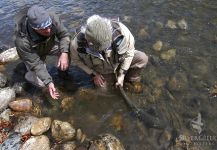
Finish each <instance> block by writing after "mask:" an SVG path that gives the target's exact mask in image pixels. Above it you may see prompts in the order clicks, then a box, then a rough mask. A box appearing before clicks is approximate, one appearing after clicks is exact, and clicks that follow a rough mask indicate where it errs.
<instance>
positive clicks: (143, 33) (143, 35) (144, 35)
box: [138, 28, 150, 38]
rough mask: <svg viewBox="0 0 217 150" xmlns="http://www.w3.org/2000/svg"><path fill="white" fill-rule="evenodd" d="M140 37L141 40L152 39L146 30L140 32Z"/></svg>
mask: <svg viewBox="0 0 217 150" xmlns="http://www.w3.org/2000/svg"><path fill="white" fill-rule="evenodd" d="M138 36H139V38H148V37H150V35H149V34H148V32H147V31H146V29H144V28H142V29H140V30H139V33H138Z"/></svg>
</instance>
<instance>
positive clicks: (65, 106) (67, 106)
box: [60, 97, 74, 112]
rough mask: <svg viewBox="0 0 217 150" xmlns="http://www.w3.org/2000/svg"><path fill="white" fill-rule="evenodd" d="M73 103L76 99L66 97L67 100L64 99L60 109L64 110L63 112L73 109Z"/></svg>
mask: <svg viewBox="0 0 217 150" xmlns="http://www.w3.org/2000/svg"><path fill="white" fill-rule="evenodd" d="M73 102H74V98H73V97H66V98H64V99H63V100H62V101H61V105H60V107H61V108H62V109H63V112H65V111H68V110H70V109H72V106H73Z"/></svg>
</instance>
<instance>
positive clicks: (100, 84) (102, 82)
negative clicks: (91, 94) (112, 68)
mask: <svg viewBox="0 0 217 150" xmlns="http://www.w3.org/2000/svg"><path fill="white" fill-rule="evenodd" d="M93 81H94V84H95V85H96V86H98V87H104V86H105V83H106V82H105V79H104V77H103V76H102V75H101V74H97V75H95V76H94V77H93Z"/></svg>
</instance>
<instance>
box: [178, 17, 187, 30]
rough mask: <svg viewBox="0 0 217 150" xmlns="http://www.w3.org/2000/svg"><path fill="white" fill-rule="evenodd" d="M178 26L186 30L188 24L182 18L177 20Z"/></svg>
mask: <svg viewBox="0 0 217 150" xmlns="http://www.w3.org/2000/svg"><path fill="white" fill-rule="evenodd" d="M178 26H179V27H180V28H181V29H183V30H187V29H188V24H187V22H186V21H185V19H182V20H180V21H178Z"/></svg>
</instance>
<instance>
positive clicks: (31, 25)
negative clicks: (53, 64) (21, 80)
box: [15, 5, 70, 99]
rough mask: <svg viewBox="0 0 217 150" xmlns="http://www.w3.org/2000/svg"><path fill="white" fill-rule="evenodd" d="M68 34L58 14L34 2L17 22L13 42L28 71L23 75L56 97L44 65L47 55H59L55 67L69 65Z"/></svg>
mask: <svg viewBox="0 0 217 150" xmlns="http://www.w3.org/2000/svg"><path fill="white" fill-rule="evenodd" d="M69 43H70V35H69V33H68V32H67V29H66V28H65V27H64V26H63V24H62V23H61V22H60V20H59V18H58V16H57V15H55V14H53V13H49V12H47V11H46V10H45V9H44V8H43V7H40V6H38V5H33V6H32V7H30V8H29V9H28V12H27V15H25V16H23V17H22V18H21V19H20V20H19V21H18V24H17V30H16V39H15V45H16V49H17V52H18V55H19V57H20V59H21V60H22V61H23V62H24V64H25V65H26V68H27V70H28V72H27V73H26V74H25V78H26V80H27V81H29V82H30V83H32V84H34V85H36V86H38V87H45V86H46V87H47V88H48V90H49V93H50V96H51V97H52V98H53V99H58V97H59V93H58V91H57V90H56V87H55V85H54V83H53V80H52V77H51V76H50V74H49V73H48V71H47V69H46V64H45V59H46V56H47V55H51V54H56V55H58V56H59V59H58V64H57V67H58V68H59V69H60V70H61V71H66V70H67V69H68V67H69Z"/></svg>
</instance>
